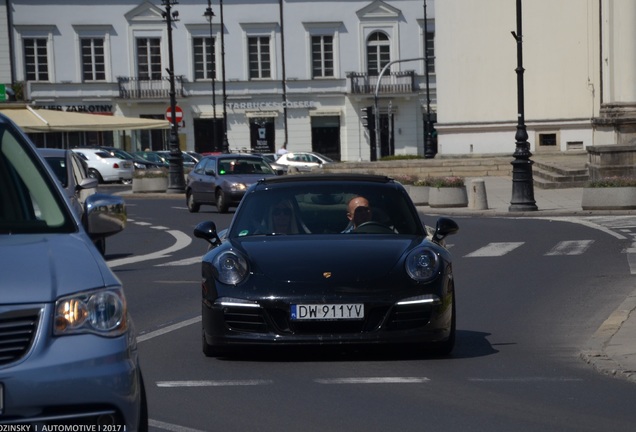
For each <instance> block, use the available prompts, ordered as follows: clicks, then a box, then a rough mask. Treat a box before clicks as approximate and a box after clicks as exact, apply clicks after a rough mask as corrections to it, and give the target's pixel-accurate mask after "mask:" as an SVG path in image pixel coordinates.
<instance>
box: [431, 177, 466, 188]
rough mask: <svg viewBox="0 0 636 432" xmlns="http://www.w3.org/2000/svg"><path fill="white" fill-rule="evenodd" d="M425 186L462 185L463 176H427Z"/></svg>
mask: <svg viewBox="0 0 636 432" xmlns="http://www.w3.org/2000/svg"><path fill="white" fill-rule="evenodd" d="M424 181H426V183H427V184H426V185H425V186H430V187H435V188H443V187H462V186H464V178H463V177H457V176H450V177H427V178H426V179H424Z"/></svg>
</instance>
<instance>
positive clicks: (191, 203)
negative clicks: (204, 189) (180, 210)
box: [186, 191, 201, 213]
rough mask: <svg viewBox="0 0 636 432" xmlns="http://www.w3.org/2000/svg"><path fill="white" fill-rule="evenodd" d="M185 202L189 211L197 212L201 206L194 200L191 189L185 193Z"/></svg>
mask: <svg viewBox="0 0 636 432" xmlns="http://www.w3.org/2000/svg"><path fill="white" fill-rule="evenodd" d="M186 204H187V206H188V211H189V212H190V213H197V212H198V211H199V209H200V208H201V205H200V204H199V203H197V202H196V201H195V200H194V195H193V194H192V191H188V192H187V193H186Z"/></svg>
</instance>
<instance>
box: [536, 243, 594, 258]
mask: <svg viewBox="0 0 636 432" xmlns="http://www.w3.org/2000/svg"><path fill="white" fill-rule="evenodd" d="M592 243H594V240H566V241H562V242H559V243H557V244H556V246H554V247H553V248H552V249H551V250H550V252H548V253H546V256H555V255H581V254H582V253H584V252H585V251H586V250H587V249H588V248H589V247H590V246H591V245H592Z"/></svg>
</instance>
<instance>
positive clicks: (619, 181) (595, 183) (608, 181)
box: [587, 176, 636, 188]
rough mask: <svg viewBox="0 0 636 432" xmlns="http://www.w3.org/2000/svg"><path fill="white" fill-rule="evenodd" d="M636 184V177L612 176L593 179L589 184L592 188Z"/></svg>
mask: <svg viewBox="0 0 636 432" xmlns="http://www.w3.org/2000/svg"><path fill="white" fill-rule="evenodd" d="M632 186H636V177H626V176H612V177H602V178H600V179H597V180H592V181H590V182H589V183H588V184H587V187H590V188H606V187H632Z"/></svg>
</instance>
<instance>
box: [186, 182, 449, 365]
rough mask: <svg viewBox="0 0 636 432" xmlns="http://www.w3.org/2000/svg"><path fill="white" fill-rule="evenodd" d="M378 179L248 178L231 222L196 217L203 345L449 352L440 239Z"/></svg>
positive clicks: (440, 224)
mask: <svg viewBox="0 0 636 432" xmlns="http://www.w3.org/2000/svg"><path fill="white" fill-rule="evenodd" d="M457 230H458V226H457V224H456V223H455V222H454V221H453V220H451V219H448V218H444V217H442V218H439V219H438V221H437V226H436V227H435V228H434V229H433V228H430V227H426V226H424V224H423V223H422V222H421V220H420V218H419V216H418V213H417V210H416V208H415V206H414V204H413V202H412V201H411V199H410V198H409V195H408V194H407V192H406V190H405V189H404V187H403V186H402V185H401V184H400V183H398V182H397V181H394V180H393V179H391V178H389V177H385V176H377V175H358V174H344V175H343V174H303V175H295V176H280V177H271V178H267V179H263V180H260V181H258V182H257V183H255V184H254V185H252V186H251V187H250V188H249V190H248V191H247V193H246V194H245V196H244V197H243V200H242V201H241V203H240V205H239V207H238V209H237V210H236V213H235V215H234V218H233V219H232V222H231V224H230V226H229V228H228V229H227V230H223V231H221V232H217V229H216V226H215V224H214V222H212V221H206V222H202V223H200V224H199V225H197V227H196V228H195V230H194V235H195V236H196V237H199V238H203V239H205V240H207V241H208V242H209V243H210V245H211V247H210V249H209V250H208V252H207V253H206V255H205V256H204V257H203V262H202V275H203V285H202V300H203V304H202V322H203V352H204V354H205V355H207V356H219V355H225V354H227V353H229V352H231V350H232V348H235V347H246V346H248V347H249V346H284V345H324V344H379V343H386V344H414V345H415V346H417V347H422V348H425V349H427V350H431V351H432V352H435V353H437V354H443V355H445V354H448V353H450V352H451V351H452V349H453V346H454V344H455V331H456V330H455V322H456V317H455V287H454V280H453V269H452V260H451V255H450V253H449V252H448V250H446V248H445V247H444V241H443V240H444V238H445V237H446V236H447V235H449V234H454V233H455V232H457Z"/></svg>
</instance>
